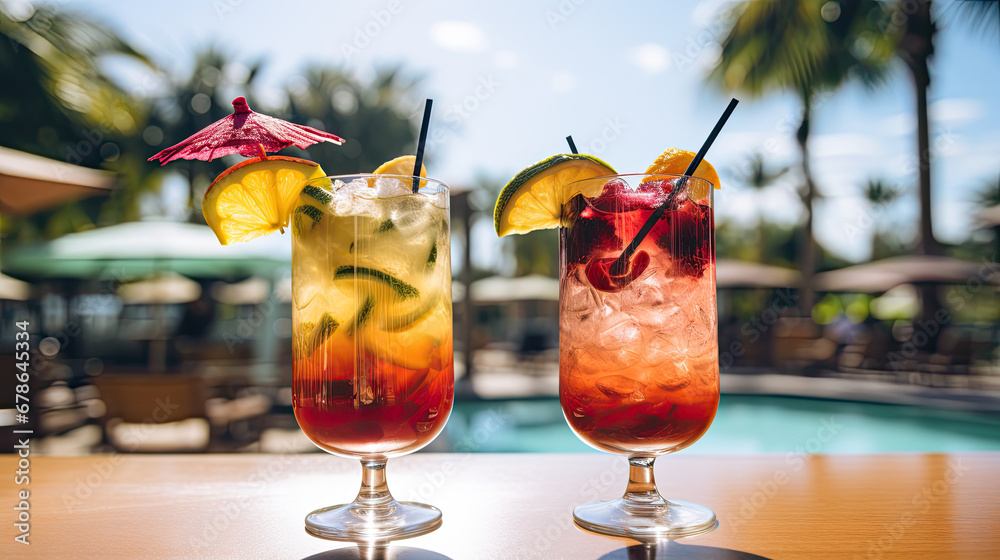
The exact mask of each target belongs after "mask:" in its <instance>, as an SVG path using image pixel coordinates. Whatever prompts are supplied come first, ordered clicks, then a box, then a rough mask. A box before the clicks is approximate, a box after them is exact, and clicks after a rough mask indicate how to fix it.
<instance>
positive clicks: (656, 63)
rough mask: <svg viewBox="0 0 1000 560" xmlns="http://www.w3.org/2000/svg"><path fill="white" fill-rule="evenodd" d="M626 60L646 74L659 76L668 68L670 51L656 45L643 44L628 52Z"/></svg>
mask: <svg viewBox="0 0 1000 560" xmlns="http://www.w3.org/2000/svg"><path fill="white" fill-rule="evenodd" d="M628 60H629V62H630V63H632V64H633V65H635V66H637V67H638V68H639V70H642V71H643V72H645V73H646V74H659V73H660V72H663V71H664V70H666V69H667V68H670V51H668V50H667V49H665V48H663V46H661V45H657V44H656V43H644V44H642V45H639V46H637V47H633V48H632V49H631V50H630V51H629V53H628Z"/></svg>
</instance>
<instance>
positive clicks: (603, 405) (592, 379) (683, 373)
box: [559, 175, 719, 537]
mask: <svg viewBox="0 0 1000 560" xmlns="http://www.w3.org/2000/svg"><path fill="white" fill-rule="evenodd" d="M594 181H599V182H602V183H604V185H603V189H602V190H599V189H595V188H593V186H592V185H587V186H584V187H580V186H573V187H572V188H573V189H574V190H575V191H578V192H600V193H601V194H600V195H599V196H597V197H592V198H587V197H584V196H583V195H578V196H576V197H574V198H573V199H572V200H571V201H570V202H569V203H568V204H567V206H566V207H565V208H564V210H563V226H564V227H563V228H561V230H560V281H561V285H560V297H559V301H560V314H559V331H560V338H559V352H560V357H559V370H560V376H559V396H560V401H561V403H562V408H563V412H564V414H565V416H566V420H567V421H568V422H569V425H570V426H571V427H572V429H573V431H574V432H576V434H577V435H578V436H579V437H580V439H582V440H583V441H584V442H586V443H588V444H589V445H591V446H593V447H596V448H597V449H600V450H603V451H609V452H613V453H623V454H627V455H629V460H630V463H631V465H632V469H633V473H632V474H633V479H641V478H644V477H646V478H648V481H647V482H648V484H647V487H644V488H646V489H645V491H644V492H645V493H644V494H642V493H640V494H642V495H641V496H640V495H639V494H636V493H635V492H632V493H631V494H630V493H628V492H627V493H626V496H625V498H623V499H622V500H615V501H613V502H598V503H595V504H587V505H584V506H581V507H580V508H577V511H576V518H577V521H578V522H579V523H580V524H581V525H583V526H585V527H588V528H593V529H594V530H597V531H601V532H610V533H613V534H623V535H633V536H634V535H648V534H655V535H659V536H670V537H675V536H684V535H688V534H694V533H697V532H702V531H704V530H709V529H710V528H711V527H714V524H715V516H714V514H712V512H711V511H710V510H708V509H707V508H703V507H701V506H697V505H694V504H685V503H683V502H677V501H669V502H668V501H666V500H663V498H660V497H659V494H657V493H656V490H655V486H652V468H651V466H652V461H653V459H654V458H655V457H656V456H658V455H662V454H665V453H671V452H673V451H677V450H680V449H683V448H685V447H687V446H689V445H691V444H692V443H694V442H695V441H697V440H698V439H699V438H700V437H701V436H702V435H703V434H704V433H705V431H706V430H707V429H708V427H709V425H710V424H711V423H712V419H713V418H714V417H715V412H716V409H717V407H718V403H719V359H718V339H717V335H716V321H717V319H716V317H717V314H716V292H715V243H714V239H715V236H714V223H713V214H712V196H711V191H712V188H711V187H712V186H711V184H710V183H708V182H707V181H705V180H703V179H697V178H693V177H687V178H680V177H676V176H664V175H621V176H616V177H611V178H608V177H604V178H598V179H590V180H588V182H594ZM679 185H683V187H679ZM674 188H683V189H685V190H684V191H679V192H682V194H680V195H679V196H677V197H676V199H675V200H674V201H673V202H672V203H671V205H670V206H669V207H668V208H667V209H666V211H665V212H664V213H663V214H662V216H661V217H660V219H659V220H658V221H656V222H655V225H653V228H652V230H651V231H650V232H649V234H648V235H646V236H645V237H644V238H643V239H642V241H641V243H640V244H639V245H638V247H636V250H635V252H634V254H633V255H632V256H631V259H629V261H627V263H628V266H627V267H626V268H624V269H621V270H619V269H616V267H615V266H614V264H613V263H614V262H615V260H616V259H617V258H618V257H619V255H621V254H622V252H623V250H624V249H625V246H626V245H627V244H628V243H629V242H630V241H631V240H632V239H633V238H635V237H636V234H637V233H638V232H639V230H640V229H641V228H642V226H643V224H644V223H645V222H646V221H647V219H649V218H650V216H651V215H652V214H653V213H654V211H655V210H656V209H657V208H658V207H659V206H661V205H662V204H663V203H664V202H665V201H666V200H667V197H668V195H669V194H670V192H671V191H672V190H673V189H674ZM640 486H641V485H640ZM632 488H633V487H632V484H631V483H630V492H631V489H632ZM602 508H603V509H602ZM630 508H632V509H635V508H640V509H641V508H645V509H643V510H642V511H644V512H645V513H644V514H641V515H640V514H638V513H637V512H634V511H631V510H630ZM649 508H653V510H655V509H656V508H660V510H661V511H660V516H661V517H663V516H667V517H670V518H671V519H672V523H667V524H663V523H657V521H656V519H655V517H656V516H655V515H649V512H650V511H652V510H650V509H649ZM685 508H687V509H685ZM637 511H638V510H637ZM630 513H631V514H635V515H630ZM643 515H645V519H646V520H647V521H648V522H644V521H643V520H642V519H640V518H642V516H643ZM616 516H617V517H616ZM637 516H638V517H637ZM685 516H687V517H686V518H685ZM618 518H620V519H618ZM685 519H686V520H685ZM623 520H624V521H623Z"/></svg>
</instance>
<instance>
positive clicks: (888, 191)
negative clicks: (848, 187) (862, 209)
mask: <svg viewBox="0 0 1000 560" xmlns="http://www.w3.org/2000/svg"><path fill="white" fill-rule="evenodd" d="M901 194H902V193H901V192H900V190H899V189H898V188H897V187H896V186H895V185H890V184H888V183H886V182H884V181H882V180H881V179H869V180H868V183H867V184H866V185H865V187H864V190H863V195H864V198H865V201H866V202H867V203H868V206H869V207H871V210H872V212H873V213H874V212H875V211H876V210H877V211H878V215H884V212H885V207H886V206H888V205H889V204H892V203H893V202H895V201H896V200H897V199H898V198H899V197H900V195H901ZM880 223H881V221H880V220H879V219H878V217H877V216H874V217H873V218H872V226H873V227H874V228H875V231H874V232H872V256H871V258H872V260H875V259H877V258H879V257H880V256H882V255H879V254H878V253H879V251H880V249H881V248H883V247H884V246H885V240H884V239H882V238H881V236H882V228H881V227H880Z"/></svg>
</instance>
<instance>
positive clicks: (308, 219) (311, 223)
mask: <svg viewBox="0 0 1000 560" xmlns="http://www.w3.org/2000/svg"><path fill="white" fill-rule="evenodd" d="M322 219H323V211H322V210H320V209H319V208H316V207H315V206H312V205H309V204H303V205H301V206H299V207H298V208H296V209H295V212H294V213H293V214H292V227H294V228H295V234H296V235H305V234H307V233H309V232H310V231H312V230H313V229H315V228H316V224H318V223H319V222H320V220H322Z"/></svg>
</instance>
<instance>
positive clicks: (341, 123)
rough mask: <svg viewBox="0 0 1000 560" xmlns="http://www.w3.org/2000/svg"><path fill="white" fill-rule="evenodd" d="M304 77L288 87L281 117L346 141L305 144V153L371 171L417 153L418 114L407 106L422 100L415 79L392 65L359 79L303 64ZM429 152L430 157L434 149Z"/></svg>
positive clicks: (344, 168)
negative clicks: (285, 111) (369, 78)
mask: <svg viewBox="0 0 1000 560" xmlns="http://www.w3.org/2000/svg"><path fill="white" fill-rule="evenodd" d="M302 77H303V78H304V81H303V82H301V83H300V85H299V86H298V87H289V88H288V97H289V101H290V102H289V108H288V114H286V115H284V117H285V118H287V119H288V120H291V121H293V122H299V123H303V124H307V125H309V126H314V127H316V128H320V129H323V130H329V131H331V132H335V133H336V134H337V135H338V136H341V137H343V138H345V139H346V140H347V142H346V143H344V145H343V146H334V145H332V144H326V143H323V144H317V145H315V146H311V147H310V148H309V150H308V155H309V157H310V158H311V159H315V160H316V161H319V162H322V163H323V168H324V169H325V170H326V171H327V172H329V173H334V174H343V173H359V172H361V173H364V172H368V173H370V172H372V171H374V170H375V168H376V167H378V166H379V165H381V164H382V163H383V162H386V161H389V160H390V159H393V158H395V157H397V156H399V155H402V154H404V153H411V154H412V153H415V150H416V144H417V133H418V131H419V121H418V119H419V118H420V114H419V113H414V112H412V111H409V110H407V109H408V108H411V107H416V106H417V102H418V101H422V99H421V98H419V97H415V96H414V93H413V91H414V90H415V89H416V85H417V82H416V80H409V79H406V78H404V77H403V75H402V73H401V72H400V71H399V70H396V69H390V70H382V71H379V72H378V73H377V75H376V76H375V78H374V80H372V81H371V82H360V81H358V80H357V79H356V78H354V77H353V76H351V75H349V74H346V73H344V72H342V71H341V70H339V69H335V68H329V67H324V66H313V67H310V68H307V69H306V70H305V72H304V73H303V75H302ZM420 105H421V107H422V105H423V104H422V103H420ZM289 152H291V153H294V152H296V149H295V148H289ZM428 152H429V153H428V158H430V157H432V154H433V150H428ZM300 153H301V152H300ZM424 161H425V163H426V162H428V159H426V158H425V160H424Z"/></svg>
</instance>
